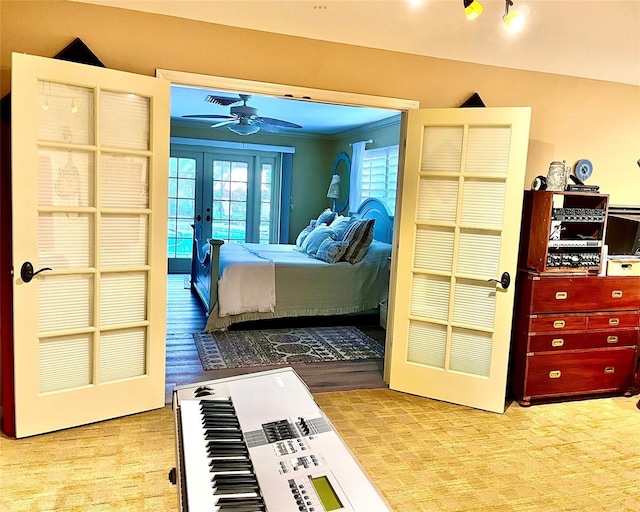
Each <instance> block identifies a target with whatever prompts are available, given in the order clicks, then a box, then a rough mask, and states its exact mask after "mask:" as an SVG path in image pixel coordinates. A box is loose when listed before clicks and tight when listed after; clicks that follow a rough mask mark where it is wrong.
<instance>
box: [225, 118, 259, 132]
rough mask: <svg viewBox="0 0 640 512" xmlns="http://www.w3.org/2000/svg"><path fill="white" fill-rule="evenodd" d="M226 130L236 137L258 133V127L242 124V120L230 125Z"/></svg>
mask: <svg viewBox="0 0 640 512" xmlns="http://www.w3.org/2000/svg"><path fill="white" fill-rule="evenodd" d="M227 128H229V130H231V131H232V132H233V133H237V134H238V135H252V134H254V133H257V132H259V131H260V127H259V126H258V125H255V124H248V123H243V122H242V120H241V122H240V123H238V124H230V125H229V126H228V127H227Z"/></svg>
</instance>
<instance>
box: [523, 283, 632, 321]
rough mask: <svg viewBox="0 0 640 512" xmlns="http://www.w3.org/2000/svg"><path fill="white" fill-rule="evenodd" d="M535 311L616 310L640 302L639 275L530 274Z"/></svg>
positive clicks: (630, 307) (533, 311)
mask: <svg viewBox="0 0 640 512" xmlns="http://www.w3.org/2000/svg"><path fill="white" fill-rule="evenodd" d="M529 278H530V279H531V280H532V281H531V304H530V311H531V312H532V313H546V312H564V311H567V312H569V311H616V310H624V309H636V308H637V307H638V304H640V278H638V277H611V276H567V277H547V276H545V277H534V278H531V277H529Z"/></svg>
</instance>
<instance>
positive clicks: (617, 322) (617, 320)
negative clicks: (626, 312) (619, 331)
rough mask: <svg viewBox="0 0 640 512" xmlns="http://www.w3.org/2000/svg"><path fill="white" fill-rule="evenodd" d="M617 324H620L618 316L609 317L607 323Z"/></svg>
mask: <svg viewBox="0 0 640 512" xmlns="http://www.w3.org/2000/svg"><path fill="white" fill-rule="evenodd" d="M619 324H620V319H619V318H609V325H619Z"/></svg>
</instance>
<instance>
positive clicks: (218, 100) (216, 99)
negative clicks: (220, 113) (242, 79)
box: [204, 94, 243, 107]
mask: <svg viewBox="0 0 640 512" xmlns="http://www.w3.org/2000/svg"><path fill="white" fill-rule="evenodd" d="M204 101H206V102H208V103H213V104H214V105H222V106H223V107H228V106H229V105H236V104H240V103H242V101H243V100H242V98H230V97H229V96H214V95H213V94H208V95H207V97H206V98H205V99H204Z"/></svg>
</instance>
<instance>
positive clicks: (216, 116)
mask: <svg viewBox="0 0 640 512" xmlns="http://www.w3.org/2000/svg"><path fill="white" fill-rule="evenodd" d="M182 117H188V118H193V119H234V120H235V119H237V118H236V116H229V115H226V114H187V115H184V116H182Z"/></svg>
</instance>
